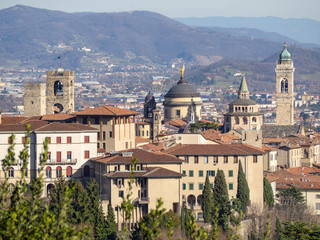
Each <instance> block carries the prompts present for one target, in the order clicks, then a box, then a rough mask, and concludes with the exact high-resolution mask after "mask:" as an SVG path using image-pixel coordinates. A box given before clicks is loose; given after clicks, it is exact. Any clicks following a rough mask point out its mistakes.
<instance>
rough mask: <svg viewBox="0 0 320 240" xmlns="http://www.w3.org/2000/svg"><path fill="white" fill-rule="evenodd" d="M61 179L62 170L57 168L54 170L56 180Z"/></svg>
mask: <svg viewBox="0 0 320 240" xmlns="http://www.w3.org/2000/svg"><path fill="white" fill-rule="evenodd" d="M61 177H62V168H61V167H57V169H56V178H61Z"/></svg>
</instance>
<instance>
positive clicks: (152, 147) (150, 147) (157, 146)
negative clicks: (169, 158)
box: [141, 142, 164, 152]
mask: <svg viewBox="0 0 320 240" xmlns="http://www.w3.org/2000/svg"><path fill="white" fill-rule="evenodd" d="M141 148H142V149H143V150H145V151H153V152H161V151H162V150H164V144H163V142H160V143H158V144H153V143H148V144H145V145H143V146H141Z"/></svg>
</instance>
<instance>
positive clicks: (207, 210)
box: [201, 174, 213, 223]
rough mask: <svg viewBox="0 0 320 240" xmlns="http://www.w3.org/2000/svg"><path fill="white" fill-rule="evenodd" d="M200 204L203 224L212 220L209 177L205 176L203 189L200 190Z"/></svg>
mask: <svg viewBox="0 0 320 240" xmlns="http://www.w3.org/2000/svg"><path fill="white" fill-rule="evenodd" d="M202 197H203V198H202V204H201V209H202V212H203V219H204V222H206V223H208V222H211V220H212V210H213V195H212V191H211V187H210V181H209V176H208V174H207V176H206V181H205V184H204V188H203V190H202Z"/></svg>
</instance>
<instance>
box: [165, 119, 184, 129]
mask: <svg viewBox="0 0 320 240" xmlns="http://www.w3.org/2000/svg"><path fill="white" fill-rule="evenodd" d="M165 124H168V125H171V126H174V127H178V128H180V127H182V126H183V125H185V124H187V122H185V121H183V120H182V119H174V120H171V121H168V122H165Z"/></svg>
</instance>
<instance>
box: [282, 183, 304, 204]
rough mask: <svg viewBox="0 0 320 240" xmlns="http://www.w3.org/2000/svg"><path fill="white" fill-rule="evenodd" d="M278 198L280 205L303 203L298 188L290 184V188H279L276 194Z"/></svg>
mask: <svg viewBox="0 0 320 240" xmlns="http://www.w3.org/2000/svg"><path fill="white" fill-rule="evenodd" d="M277 197H278V198H279V202H280V203H281V204H282V205H289V206H292V205H299V204H304V203H305V200H304V197H303V195H302V193H301V191H300V190H299V189H297V188H296V187H295V186H291V187H290V188H284V189H280V191H279V193H278V194H277Z"/></svg>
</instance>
